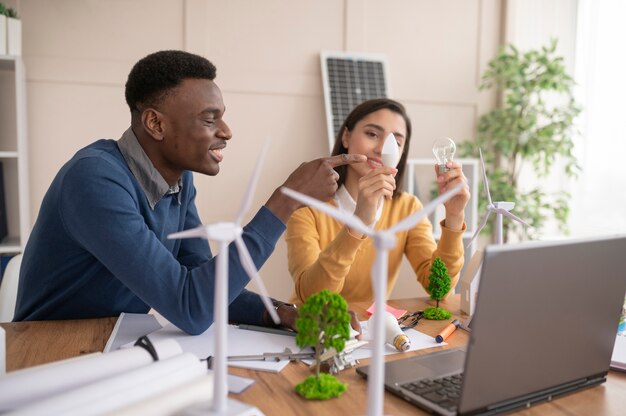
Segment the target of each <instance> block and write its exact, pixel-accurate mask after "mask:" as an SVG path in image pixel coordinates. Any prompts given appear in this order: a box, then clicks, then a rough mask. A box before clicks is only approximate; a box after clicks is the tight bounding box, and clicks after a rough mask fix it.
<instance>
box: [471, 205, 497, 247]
mask: <svg viewBox="0 0 626 416" xmlns="http://www.w3.org/2000/svg"><path fill="white" fill-rule="evenodd" d="M489 215H491V210H490V209H488V210H487V214H485V216H484V217H483V220H482V221H481V222H480V225H479V226H478V228H477V229H476V232H475V233H474V235H473V236H472V238H470V241H469V243H467V245H466V246H465V248H466V249H467V248H469V246H471V245H472V243H473V242H474V240H475V239H476V237H478V234H480V232H481V231H482V230H483V228H485V225H487V220H488V219H489Z"/></svg>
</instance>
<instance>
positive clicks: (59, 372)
mask: <svg viewBox="0 0 626 416" xmlns="http://www.w3.org/2000/svg"><path fill="white" fill-rule="evenodd" d="M153 345H154V349H155V350H156V353H157V355H158V357H159V359H166V358H169V357H173V356H175V355H179V354H181V353H182V352H183V350H182V348H181V347H180V345H179V344H178V343H177V342H176V341H174V340H171V339H168V340H163V341H159V342H155V343H154V344H153ZM152 362H154V359H153V358H152V356H151V355H150V353H149V352H148V351H146V350H145V349H144V348H141V347H132V348H126V349H121V350H116V351H113V352H110V353H107V354H102V353H99V352H98V353H93V354H88V355H85V356H81V357H75V358H70V359H67V360H62V361H57V362H54V363H49V364H44V365H39V366H35V367H31V368H27V369H24V370H18V371H12V372H10V373H8V374H6V375H4V376H1V377H0V413H2V412H5V411H7V410H11V409H16V408H18V407H21V406H24V405H26V404H27V403H31V402H33V401H37V400H41V399H44V398H46V397H50V396H54V395H58V394H60V393H63V392H66V391H68V390H71V389H74V388H77V387H81V386H83V385H85V384H88V383H92V382H95V381H98V380H102V379H105V378H107V377H111V376H113V375H117V374H120V373H124V372H127V371H130V370H133V369H136V368H139V367H143V366H146V365H148V364H151V363H152ZM49 414H50V413H49Z"/></svg>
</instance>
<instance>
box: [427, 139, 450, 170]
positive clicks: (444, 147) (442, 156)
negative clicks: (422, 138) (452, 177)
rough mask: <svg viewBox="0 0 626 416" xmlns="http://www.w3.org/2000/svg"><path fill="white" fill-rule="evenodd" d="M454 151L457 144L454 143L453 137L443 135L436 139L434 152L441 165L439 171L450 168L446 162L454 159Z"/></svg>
mask: <svg viewBox="0 0 626 416" xmlns="http://www.w3.org/2000/svg"><path fill="white" fill-rule="evenodd" d="M454 152H456V144H454V142H453V141H452V139H451V138H449V137H443V138H441V139H437V140H435V142H434V143H433V154H434V155H435V159H437V164H438V165H439V173H444V172H447V171H449V170H450V169H448V168H447V167H446V163H448V162H449V161H450V160H452V158H453V157H454Z"/></svg>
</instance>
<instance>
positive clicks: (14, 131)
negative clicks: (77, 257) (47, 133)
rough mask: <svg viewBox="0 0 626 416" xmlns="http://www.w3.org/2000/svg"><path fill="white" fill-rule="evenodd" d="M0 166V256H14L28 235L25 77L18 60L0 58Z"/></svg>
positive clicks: (12, 57)
mask: <svg viewBox="0 0 626 416" xmlns="http://www.w3.org/2000/svg"><path fill="white" fill-rule="evenodd" d="M0 163H1V165H2V172H1V173H2V175H1V177H2V179H3V180H2V183H0V185H2V186H1V188H0V190H1V191H2V192H3V195H1V196H3V197H4V198H1V197H0V201H2V199H4V204H3V206H2V207H0V213H3V215H2V217H4V218H6V231H7V235H6V236H4V237H3V238H2V240H1V241H0V255H3V254H16V253H20V252H22V251H23V250H24V246H25V244H26V239H27V238H28V234H29V232H30V219H29V217H30V208H29V192H28V148H27V127H26V76H25V72H24V63H23V62H22V59H21V57H19V56H11V55H2V56H0ZM4 218H0V221H2V222H3V221H4ZM2 227H3V226H2V225H1V224H0V229H1V228H2Z"/></svg>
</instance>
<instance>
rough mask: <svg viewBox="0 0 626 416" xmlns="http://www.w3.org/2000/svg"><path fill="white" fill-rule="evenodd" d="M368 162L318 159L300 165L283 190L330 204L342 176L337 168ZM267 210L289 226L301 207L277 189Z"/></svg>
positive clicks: (339, 157) (340, 157)
mask: <svg viewBox="0 0 626 416" xmlns="http://www.w3.org/2000/svg"><path fill="white" fill-rule="evenodd" d="M366 160H367V157H366V156H364V155H358V154H341V155H336V156H329V157H322V158H319V159H315V160H312V161H310V162H306V163H303V164H301V165H300V166H299V167H298V168H297V169H296V170H295V171H293V172H292V173H291V175H289V177H288V178H287V180H286V181H285V183H284V184H283V185H282V186H286V187H287V188H291V189H293V190H294V191H298V192H300V193H303V194H305V195H308V196H310V197H312V198H316V199H319V200H321V201H328V200H329V199H331V198H332V197H333V196H334V195H335V192H337V180H338V179H339V174H338V173H337V172H336V171H335V169H334V168H335V167H337V166H342V165H347V164H351V163H361V162H365V161H366ZM265 206H266V207H267V208H268V209H269V210H271V211H272V212H273V213H274V215H276V216H277V217H278V218H280V219H281V221H283V222H284V223H287V221H288V220H289V217H291V214H293V212H294V211H295V210H296V209H298V208H300V207H301V206H302V204H300V202H298V201H295V200H293V199H291V198H289V197H288V196H287V195H285V194H283V193H282V192H280V189H277V190H276V191H274V193H273V194H272V196H271V197H270V199H269V200H268V201H267V202H266V203H265Z"/></svg>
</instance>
